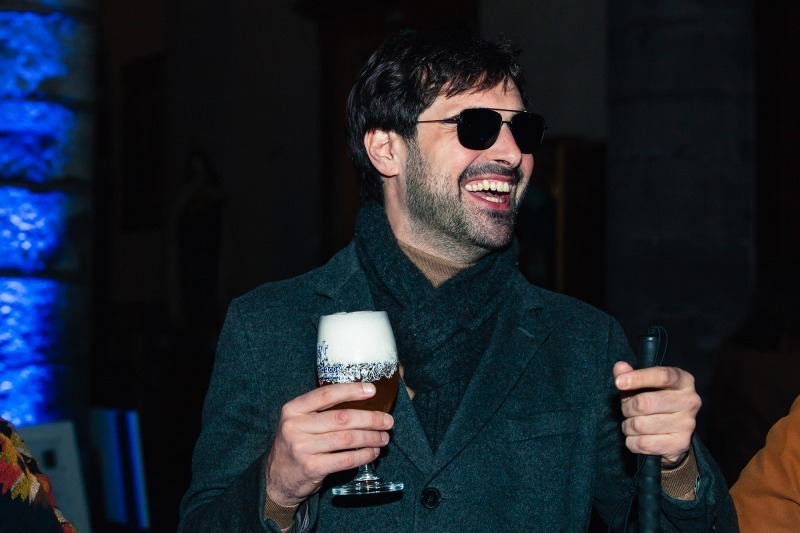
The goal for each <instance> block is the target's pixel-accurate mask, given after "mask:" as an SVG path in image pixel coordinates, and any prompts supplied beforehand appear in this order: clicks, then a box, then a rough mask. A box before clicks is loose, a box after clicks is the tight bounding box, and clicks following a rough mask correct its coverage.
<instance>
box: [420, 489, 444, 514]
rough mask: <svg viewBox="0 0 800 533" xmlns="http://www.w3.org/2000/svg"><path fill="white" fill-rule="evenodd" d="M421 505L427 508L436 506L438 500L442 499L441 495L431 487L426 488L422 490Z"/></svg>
mask: <svg viewBox="0 0 800 533" xmlns="http://www.w3.org/2000/svg"><path fill="white" fill-rule="evenodd" d="M421 499H422V505H423V506H424V507H426V508H427V509H435V508H436V507H438V505H439V502H440V501H441V499H442V495H441V494H439V491H438V490H436V489H433V488H427V489H425V490H423V491H422V498H421Z"/></svg>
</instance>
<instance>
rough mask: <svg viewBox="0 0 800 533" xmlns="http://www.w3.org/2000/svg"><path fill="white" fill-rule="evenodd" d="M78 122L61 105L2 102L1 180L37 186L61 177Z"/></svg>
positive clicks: (0, 119) (0, 124) (0, 121)
mask: <svg viewBox="0 0 800 533" xmlns="http://www.w3.org/2000/svg"><path fill="white" fill-rule="evenodd" d="M75 121H76V118H75V113H74V112H72V111H70V110H69V109H67V108H65V107H64V106H62V105H59V104H53V103H49V102H29V101H24V100H20V101H17V100H7V101H4V102H3V101H0V176H2V177H4V178H6V179H27V180H30V181H33V182H36V183H42V182H45V181H47V180H48V179H51V178H54V177H58V176H59V175H60V174H61V172H62V169H63V168H64V166H65V164H66V163H67V161H66V158H67V154H66V148H67V146H68V140H69V137H70V134H71V133H72V131H73V130H74V129H75Z"/></svg>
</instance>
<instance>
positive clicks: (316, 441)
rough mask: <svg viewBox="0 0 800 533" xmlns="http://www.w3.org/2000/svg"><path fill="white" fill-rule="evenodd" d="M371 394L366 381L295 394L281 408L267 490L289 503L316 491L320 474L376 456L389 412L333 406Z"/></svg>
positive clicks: (371, 387)
mask: <svg viewBox="0 0 800 533" xmlns="http://www.w3.org/2000/svg"><path fill="white" fill-rule="evenodd" d="M374 395H375V386H374V385H373V384H372V383H338V384H333V385H326V386H324V387H319V388H317V389H314V390H312V391H310V392H307V393H306V394H303V395H302V396H298V397H297V398H295V399H294V400H292V401H290V402H289V403H287V404H286V405H284V406H283V409H281V418H280V420H279V421H278V430H277V433H276V434H275V442H274V443H273V444H272V449H271V450H270V452H269V456H268V458H267V471H266V476H267V494H269V497H270V498H271V499H272V501H274V502H275V503H277V504H279V505H283V506H285V507H290V506H292V505H296V504H298V503H300V502H302V501H304V500H306V499H307V498H308V497H309V496H311V495H312V494H314V493H315V492H316V491H318V490H319V487H320V485H322V481H323V480H324V479H325V476H327V475H328V474H332V473H334V472H340V471H342V470H349V469H351V468H356V467H359V466H361V465H363V464H367V463H369V462H370V461H372V460H374V459H375V458H377V457H378V454H379V453H380V449H381V447H383V446H386V444H387V443H388V442H389V433H388V430H389V429H391V428H392V426H393V425H394V419H393V418H392V417H391V415H388V414H386V413H381V412H379V411H362V410H358V409H333V410H330V411H326V409H329V408H330V407H333V406H335V405H337V404H340V403H343V402H349V401H356V400H364V399H367V398H370V397H372V396H374Z"/></svg>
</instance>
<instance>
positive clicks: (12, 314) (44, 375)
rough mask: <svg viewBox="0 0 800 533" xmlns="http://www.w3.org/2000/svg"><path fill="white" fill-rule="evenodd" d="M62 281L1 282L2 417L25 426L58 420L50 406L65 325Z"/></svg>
mask: <svg viewBox="0 0 800 533" xmlns="http://www.w3.org/2000/svg"><path fill="white" fill-rule="evenodd" d="M63 296H64V291H63V289H62V287H61V285H60V284H59V283H58V282H55V281H51V280H44V279H32V278H0V417H3V418H5V419H6V420H10V421H11V422H12V423H14V424H16V425H19V426H25V425H30V424H38V423H43V422H49V421H52V420H54V413H48V412H47V410H46V409H45V407H46V406H47V405H48V402H49V401H50V400H49V398H50V395H49V392H50V391H51V390H52V383H51V379H52V378H51V374H52V372H51V366H50V365H49V364H48V362H49V361H50V360H51V355H52V348H53V345H54V344H57V343H58V341H59V337H60V333H61V329H62V324H61V318H60V316H59V313H58V307H59V301H60V300H61V299H62V298H63Z"/></svg>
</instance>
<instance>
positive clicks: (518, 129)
mask: <svg viewBox="0 0 800 533" xmlns="http://www.w3.org/2000/svg"><path fill="white" fill-rule="evenodd" d="M544 127H545V126H544V117H543V116H541V115H537V114H536V113H518V114H516V115H514V117H513V118H512V119H511V133H512V134H513V135H514V140H515V141H516V142H517V146H518V147H519V149H520V151H521V152H522V153H524V154H532V153H533V152H535V151H536V149H537V148H538V147H539V145H540V144H541V143H542V137H544Z"/></svg>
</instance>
